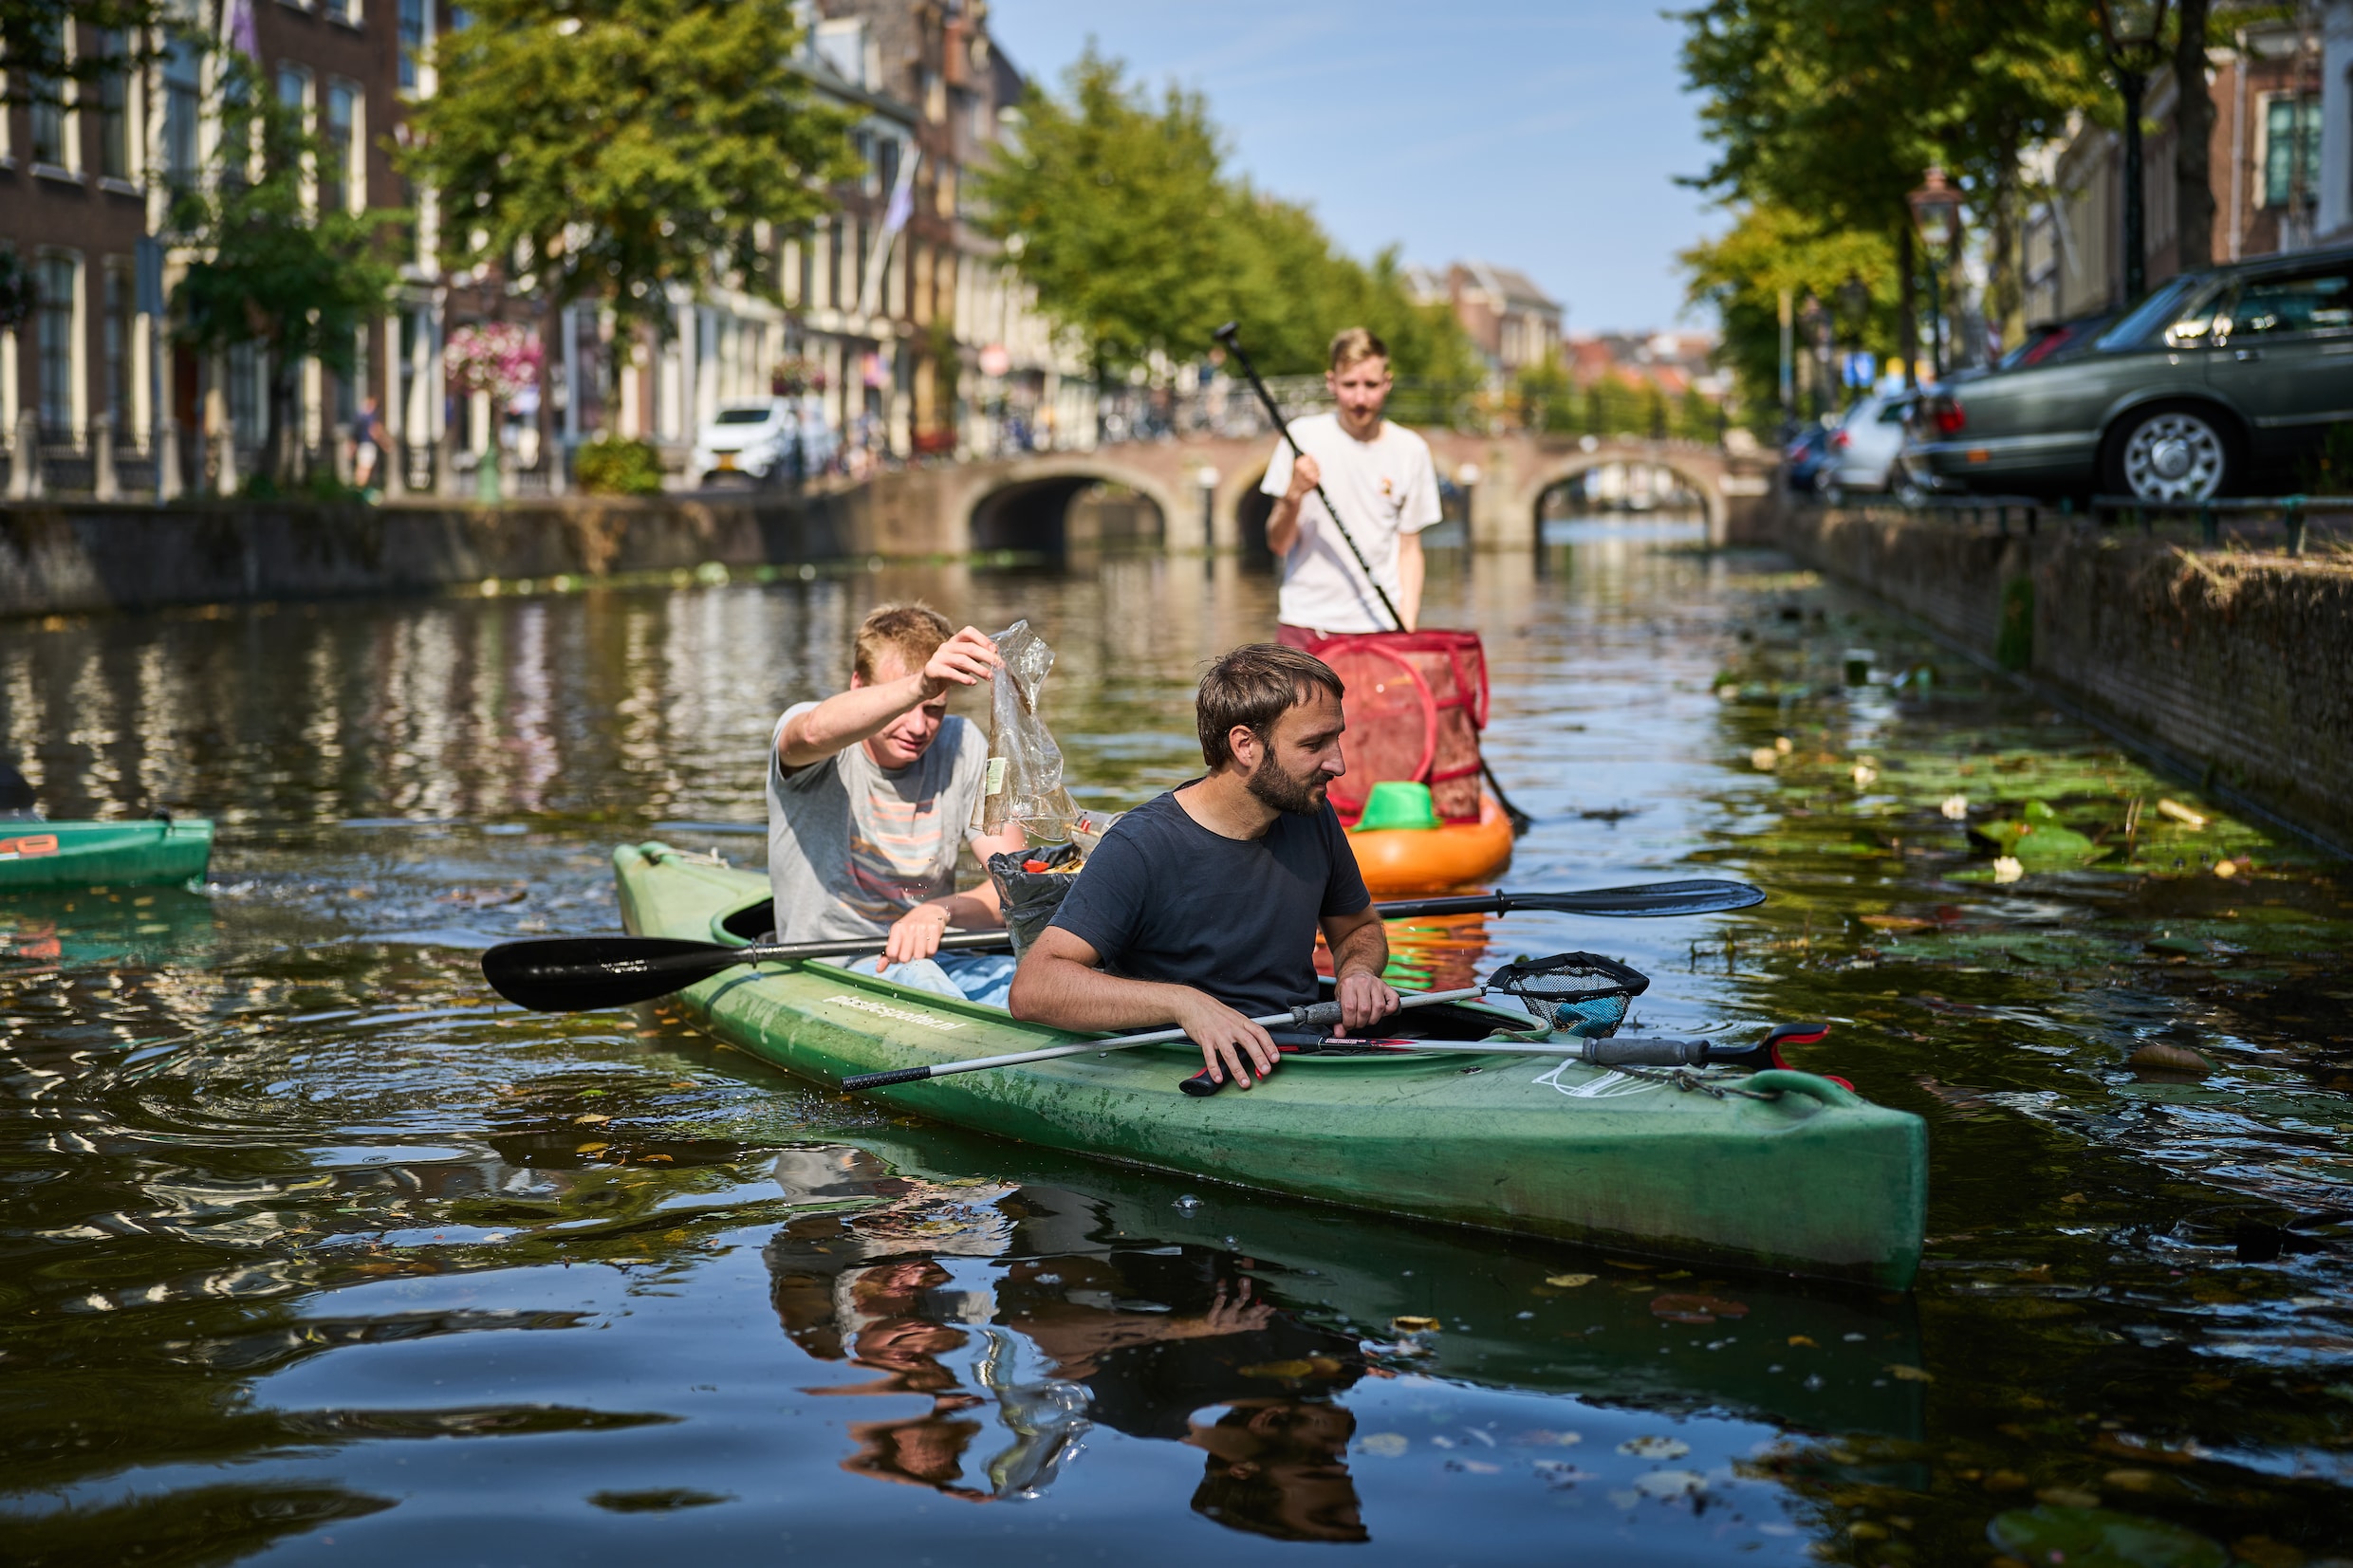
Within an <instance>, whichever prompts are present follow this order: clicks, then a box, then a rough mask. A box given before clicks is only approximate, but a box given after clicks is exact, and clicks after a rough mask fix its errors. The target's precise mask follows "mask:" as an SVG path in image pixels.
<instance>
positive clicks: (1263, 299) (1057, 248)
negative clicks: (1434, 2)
mask: <svg viewBox="0 0 2353 1568" xmlns="http://www.w3.org/2000/svg"><path fill="white" fill-rule="evenodd" d="M1064 88H1065V90H1064V93H1063V94H1062V95H1061V96H1059V97H1058V96H1056V95H1054V94H1051V93H1047V92H1045V91H1043V90H1040V89H1038V88H1036V87H1034V86H1033V87H1032V88H1031V90H1030V92H1029V95H1028V98H1027V99H1026V100H1025V101H1024V103H1023V105H1022V125H1021V132H1020V135H1019V137H1018V138H1017V140H1016V141H1015V142H1013V143H1012V144H1010V145H1009V146H1008V147H1007V148H1006V149H1005V150H1004V151H1003V152H1001V154H1000V156H999V157H997V158H996V160H995V161H994V162H992V163H991V164H989V165H987V166H985V167H983V168H982V169H981V170H980V171H979V172H978V173H977V175H976V176H975V181H974V187H975V191H976V194H978V195H979V196H980V197H981V199H982V200H983V201H984V202H985V203H986V206H987V216H986V217H985V218H984V219H983V223H984V226H985V227H986V228H987V229H988V230H989V231H990V232H991V233H993V234H994V235H996V236H997V237H998V238H1000V239H1002V240H1003V241H1004V242H1005V245H1006V250H1007V253H1008V255H1009V256H1010V258H1011V259H1012V264H1013V266H1014V267H1015V268H1016V269H1017V270H1018V271H1019V272H1020V273H1021V275H1022V277H1023V278H1024V279H1025V280H1026V281H1027V282H1028V284H1029V285H1030V286H1031V287H1033V288H1034V289H1035V290H1036V291H1037V297H1038V304H1039V306H1040V308H1041V309H1043V310H1044V311H1045V312H1046V314H1047V316H1048V317H1049V318H1051V319H1052V320H1053V321H1054V322H1055V323H1057V324H1059V325H1061V326H1062V327H1064V328H1065V329H1066V330H1068V331H1070V332H1071V333H1072V334H1074V335H1075V336H1076V337H1077V338H1078V339H1079V340H1080V341H1082V342H1084V345H1085V347H1086V351H1087V353H1088V355H1089V357H1090V358H1091V359H1092V360H1093V361H1094V363H1095V366H1096V368H1097V371H1098V373H1099V374H1100V375H1102V376H1106V377H1108V376H1110V375H1113V374H1115V373H1118V372H1121V371H1124V370H1127V369H1129V368H1131V367H1134V366H1137V365H1144V364H1149V363H1151V362H1152V361H1153V360H1154V357H1155V356H1156V355H1158V356H1165V357H1166V358H1167V359H1169V360H1192V359H1197V358H1199V357H1200V356H1201V355H1203V354H1204V353H1205V352H1206V351H1207V350H1208V348H1209V346H1210V333H1211V332H1212V330H1213V329H1214V328H1215V327H1216V326H1217V325H1218V323H1221V322H1225V321H1229V320H1235V321H1239V322H1241V323H1242V324H1243V327H1244V338H1243V341H1244V342H1245V344H1246V345H1247V346H1248V347H1249V348H1250V351H1251V360H1253V361H1254V362H1255V363H1256V364H1257V365H1258V367H1259V368H1260V369H1261V370H1263V371H1265V372H1267V373H1268V374H1269V375H1277V374H1297V373H1304V372H1310V371H1320V370H1322V369H1323V368H1324V363H1325V349H1326V347H1327V345H1328V344H1329V342H1330V341H1331V337H1332V334H1333V333H1334V332H1336V331H1338V330H1339V329H1340V328H1342V327H1343V326H1351V325H1365V326H1369V327H1371V328H1372V329H1373V330H1374V332H1376V333H1378V334H1379V335H1380V337H1381V338H1382V339H1383V340H1384V341H1387V342H1388V344H1389V346H1390V350H1391V356H1392V360H1393V362H1394V364H1395V366H1396V369H1397V372H1398V374H1399V376H1401V377H1421V378H1440V379H1459V380H1463V381H1466V382H1468V381H1469V380H1471V379H1473V378H1475V377H1476V375H1477V360H1476V358H1475V355H1474V353H1473V350H1472V348H1471V346H1470V344H1469V342H1468V341H1467V340H1465V339H1464V337H1463V335H1462V332H1461V330H1460V328H1459V327H1458V326H1457V325H1456V324H1455V323H1454V315H1453V312H1452V311H1451V310H1449V309H1447V308H1446V307H1444V306H1442V305H1439V306H1433V305H1427V304H1419V303H1417V301H1416V300H1415V299H1414V298H1413V296H1412V295H1411V294H1410V293H1409V292H1408V291H1407V289H1406V287H1405V284H1404V278H1403V274H1402V269H1401V268H1400V267H1399V262H1398V258H1397V255H1396V253H1395V251H1385V252H1383V253H1382V254H1381V255H1380V256H1378V257H1376V258H1375V259H1374V261H1373V262H1372V264H1371V265H1370V266H1367V265H1365V264H1363V263H1362V262H1359V261H1357V260H1355V259H1354V258H1352V257H1350V256H1348V255H1346V254H1344V253H1343V252H1342V251H1341V250H1339V249H1337V248H1336V247H1335V246H1334V245H1333V243H1332V240H1331V236H1330V235H1328V234H1326V233H1325V231H1324V228H1323V226H1322V225H1321V224H1319V223H1318V222H1317V221H1316V219H1315V214H1314V213H1313V212H1310V211H1309V210H1308V209H1307V208H1306V207H1305V206H1302V205H1300V204H1299V203H1296V202H1291V201H1286V200H1284V199H1282V198H1281V197H1278V196H1274V195H1270V194H1266V193H1263V192H1260V191H1258V190H1255V189H1254V188H1252V187H1251V185H1250V184H1249V182H1247V181H1245V180H1241V179H1237V178H1234V177H1232V176H1230V175H1228V174H1227V173H1226V170H1225V147H1224V143H1223V140H1222V138H1221V137H1220V136H1219V134H1218V131H1217V128H1216V126H1215V124H1214V122H1213V121H1212V120H1211V119H1210V114H1209V106H1208V103H1207V102H1206V101H1205V100H1203V99H1202V98H1201V97H1200V95H1198V94H1195V93H1187V92H1185V91H1183V90H1181V89H1179V88H1177V87H1175V86H1171V87H1168V88H1167V89H1165V90H1164V91H1163V92H1162V93H1161V94H1159V96H1158V97H1157V98H1156V97H1155V96H1154V95H1153V94H1152V93H1151V91H1150V90H1149V89H1147V88H1146V87H1144V86H1143V85H1141V84H1140V83H1130V82H1129V81H1128V80H1127V77H1126V68H1125V66H1124V65H1122V64H1121V62H1119V61H1117V60H1112V59H1109V58H1107V57H1105V56H1104V55H1102V54H1101V53H1099V52H1098V51H1097V50H1096V49H1095V48H1094V47H1093V46H1091V45H1090V46H1088V47H1087V49H1086V50H1085V51H1084V53H1083V54H1082V55H1081V56H1080V58H1079V60H1078V61H1077V63H1076V64H1074V65H1072V66H1071V67H1070V70H1069V72H1068V74H1067V75H1066V76H1065V83H1064Z"/></svg>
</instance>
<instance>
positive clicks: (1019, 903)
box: [989, 844, 1080, 958]
mask: <svg viewBox="0 0 2353 1568" xmlns="http://www.w3.org/2000/svg"><path fill="white" fill-rule="evenodd" d="M1079 858H1080V851H1079V846H1078V845H1076V844H1047V845H1046V846H1044V847H1043V848H1040V849H1009V850H1007V851H1005V852H1004V853H1003V854H1000V855H991V856H990V857H989V879H990V880H991V881H992V882H994V883H995V884H996V885H997V906H998V907H999V908H1000V909H1002V910H1003V911H1004V912H1005V929H1006V931H1007V932H1008V933H1010V935H1011V936H1012V938H1013V956H1014V957H1016V958H1018V957H1020V956H1021V955H1022V954H1023V953H1026V952H1028V950H1029V944H1030V943H1032V942H1034V941H1036V940H1037V939H1038V932H1042V931H1044V930H1045V929H1046V928H1047V925H1049V924H1050V923H1051V922H1052V921H1053V918H1054V912H1055V911H1056V910H1058V909H1060V908H1062V898H1063V895H1064V894H1065V893H1068V892H1069V891H1070V884H1071V883H1073V882H1075V881H1077V880H1078V879H1079V875H1078V873H1077V872H1075V871H1060V870H1057V871H1024V870H1023V869H1022V866H1023V864H1024V862H1028V864H1031V865H1035V864H1037V863H1038V862H1040V861H1044V862H1045V863H1046V864H1047V865H1048V866H1058V867H1059V866H1071V865H1075V864H1077V863H1078V861H1079Z"/></svg>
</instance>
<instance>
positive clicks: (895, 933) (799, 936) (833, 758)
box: [768, 603, 1022, 1003]
mask: <svg viewBox="0 0 2353 1568" xmlns="http://www.w3.org/2000/svg"><path fill="white" fill-rule="evenodd" d="M1001 665H1002V661H1001V660H1000V659H999V658H998V657H997V651H996V645H995V644H994V643H992V642H991V641H990V640H989V638H988V637H987V636H984V635H983V634H981V633H980V632H978V631H975V630H974V629H973V628H972V627H970V626H967V627H965V628H964V629H963V630H962V631H960V632H953V633H952V632H951V631H950V630H949V627H948V622H947V620H946V618H944V617H942V616H941V615H940V614H939V612H937V611H936V610H934V609H933V608H931V606H929V605H927V604H920V603H917V604H886V605H883V606H882V607H881V608H880V609H878V610H876V611H875V612H874V613H873V614H871V615H869V616H867V617H866V618H865V620H864V621H863V622H862V624H861V625H860V626H859V628H858V637H857V642H856V646H855V650H854V654H853V658H852V667H851V673H850V684H849V690H848V691H846V692H838V693H836V694H835V695H833V696H830V697H827V698H825V699H824V701H823V702H803V703H795V704H794V705H793V706H792V707H790V708H787V709H786V710H785V711H784V713H783V714H782V715H781V716H780V717H779V718H778V719H777V721H776V729H775V733H774V736H773V738H772V741H771V743H770V747H769V766H768V875H769V888H770V890H771V891H772V892H773V893H774V895H775V898H776V934H777V939H778V940H779V941H784V942H822V941H837V940H839V941H847V940H855V939H859V938H863V937H873V938H874V939H876V940H877V941H880V942H882V943H884V944H885V948H884V950H883V953H882V955H881V958H880V960H879V961H877V960H868V961H866V962H865V963H863V964H862V965H861V966H860V967H862V968H878V969H880V970H881V972H883V973H885V974H887V975H888V976H889V977H890V978H892V979H895V980H899V981H901V982H903V983H905V984H908V985H912V986H917V987H922V988H924V989H927V990H935V991H940V992H942V993H944V994H948V995H961V996H964V997H966V998H968V999H970V1000H973V1001H987V1002H999V1003H1001V1002H1002V1001H1003V997H1004V991H1005V987H1006V986H1007V985H1009V984H1010V981H1011V977H1012V960H1011V959H1010V957H1005V956H1002V955H998V954H989V953H954V952H952V953H948V954H944V955H942V954H940V953H939V938H940V935H941V933H942V932H945V931H947V930H948V929H949V928H950V927H951V926H954V927H956V928H958V929H960V930H966V931H972V930H984V929H987V928H990V927H996V926H1002V925H1003V924H1004V923H1005V919H1004V915H1003V914H1002V913H1000V912H999V910H998V908H997V894H996V888H995V886H994V885H993V884H991V882H989V881H988V880H986V879H983V880H982V881H981V883H980V884H979V886H977V887H975V888H973V890H972V891H971V892H968V893H959V892H957V891H956V887H955V868H956V852H957V851H958V850H959V849H960V848H961V847H962V846H963V845H964V844H966V843H967V842H969V843H970V844H971V845H972V849H973V855H974V856H975V857H976V858H979V859H980V861H981V862H982V863H983V864H986V863H987V862H988V858H989V857H990V856H991V855H993V854H996V853H998V852H999V851H1003V850H1014V849H1019V848H1021V847H1022V837H1021V830H1020V829H1019V828H1018V827H1009V828H1008V829H1007V830H1006V831H1005V832H1004V833H1002V834H999V835H995V836H991V835H987V834H980V833H974V832H973V831H971V823H972V821H973V806H974V805H975V804H976V803H977V802H978V801H979V799H980V793H981V789H982V785H983V781H984V778H985V776H986V774H987V771H988V761H989V746H988V741H987V740H986V738H985V737H983V736H982V734H981V732H980V731H979V729H977V728H975V727H974V726H973V725H972V724H970V723H968V722H966V721H965V720H963V719H960V718H954V717H952V716H950V714H949V712H948V696H949V693H950V692H954V690H955V689H956V688H957V687H959V686H977V685H979V684H980V683H981V682H983V681H985V680H988V679H989V678H990V676H991V673H992V672H993V671H995V670H997V669H998V668H1000V667H1001Z"/></svg>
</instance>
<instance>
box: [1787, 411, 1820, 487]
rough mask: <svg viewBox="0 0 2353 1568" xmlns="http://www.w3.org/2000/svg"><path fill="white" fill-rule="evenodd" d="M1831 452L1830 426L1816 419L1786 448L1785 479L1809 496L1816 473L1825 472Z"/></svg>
mask: <svg viewBox="0 0 2353 1568" xmlns="http://www.w3.org/2000/svg"><path fill="white" fill-rule="evenodd" d="M1829 455H1830V428H1829V427H1828V426H1827V425H1825V424H1823V423H1822V422H1821V421H1820V420H1816V421H1815V422H1814V423H1812V424H1810V425H1807V426H1806V428H1805V429H1803V430H1801V431H1799V432H1798V433H1797V438H1796V439H1795V440H1793V441H1791V442H1790V443H1789V444H1788V446H1787V447H1784V448H1783V449H1782V451H1781V473H1782V478H1783V479H1784V480H1785V481H1786V482H1787V483H1788V487H1789V489H1790V490H1791V491H1792V492H1794V493H1796V494H1799V495H1809V494H1811V493H1812V492H1813V489H1814V480H1815V476H1816V475H1818V474H1820V473H1821V472H1822V465H1823V462H1824V460H1825V459H1826V458H1827V457H1828V456H1829Z"/></svg>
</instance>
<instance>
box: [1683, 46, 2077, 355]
mask: <svg viewBox="0 0 2353 1568" xmlns="http://www.w3.org/2000/svg"><path fill="white" fill-rule="evenodd" d="M2089 17H2090V11H2089V9H2088V8H2086V7H2084V5H2082V4H2080V3H2079V0H2014V3H2011V4H2006V5H2000V6H1990V5H1985V4H1982V3H1980V0H1920V3H1918V4H1914V5H1902V6H1891V5H1887V4H1884V3H1883V0H1711V3H1710V4H1708V5H1705V6H1703V7H1701V8H1699V9H1695V10H1691V11H1687V12H1683V13H1681V20H1682V21H1683V23H1684V24H1685V27H1686V28H1687V29H1688V32H1687V36H1686V38H1685V41H1684V47H1683V65H1684V73H1685V77H1686V79H1687V81H1688V82H1689V83H1690V84H1691V85H1692V86H1693V87H1694V88H1695V89H1696V90H1698V91H1699V92H1701V93H1703V94H1704V95H1706V100H1705V102H1704V104H1703V106H1702V108H1701V124H1702V127H1703V130H1704V133H1705V134H1706V136H1707V137H1708V138H1709V140H1710V141H1712V142H1713V143H1714V147H1715V149H1716V156H1715V159H1714V162H1713V163H1712V164H1711V166H1710V167H1709V168H1708V170H1707V171H1706V172H1705V173H1704V174H1702V175H1699V176H1698V177H1697V178H1696V179H1695V181H1694V183H1695V184H1697V185H1700V186H1702V187H1703V188H1706V189H1709V190H1714V191H1716V192H1719V193H1721V194H1724V195H1726V196H1727V197H1729V198H1732V199H1734V200H1737V201H1740V202H1744V203H1747V204H1750V205H1751V207H1760V208H1772V209H1778V210H1781V211H1782V212H1787V213H1791V214H1798V215H1801V216H1802V220H1803V224H1804V226H1805V227H1806V228H1808V229H1810V230H1811V231H1813V232H1815V233H1817V234H1821V235H1825V236H1826V235H1832V234H1837V233H1842V232H1852V233H1855V234H1870V235H1874V236H1879V237H1881V240H1882V242H1883V243H1889V244H1891V245H1892V249H1893V250H1894V252H1895V261H1896V283H1897V294H1898V296H1899V309H1898V312H1897V334H1896V336H1897V342H1896V348H1897V351H1898V352H1899V354H1902V355H1904V356H1905V357H1907V358H1911V357H1913V356H1914V353H1915V348H1914V342H1913V339H1912V329H1911V323H1912V321H1913V319H1914V318H1913V312H1912V309H1911V303H1912V298H1913V289H1914V287H1915V285H1916V283H1917V281H1918V260H1917V258H1916V256H1915V254H1914V252H1915V249H1916V247H1915V245H1914V235H1913V230H1912V223H1911V215H1910V212H1909V210H1908V208H1907V205H1906V202H1905V197H1906V196H1907V195H1908V194H1910V193H1911V192H1912V191H1913V190H1914V189H1916V188H1917V187H1918V184H1919V182H1920V179H1921V177H1922V176H1923V175H1924V174H1925V172H1926V170H1927V168H1928V166H1929V165H1930V164H1931V163H1941V164H1943V165H1944V167H1945V168H1946V169H1947V171H1948V172H1949V173H1951V174H1952V175H1954V176H1955V180H1956V182H1957V183H1958V184H1959V185H1960V186H1961V188H1962V190H1963V191H1964V192H1965V193H1966V194H1967V195H1968V197H1969V200H1970V204H1971V207H1972V210H1973V215H1974V216H1975V217H1976V219H1977V220H1978V221H1979V223H1980V224H1981V225H1984V226H1986V227H1988V228H1990V229H1992V231H1994V244H1993V245H1992V247H1991V251H1992V253H1991V255H1990V258H1989V259H1990V260H1991V261H1992V264H1993V267H1994V271H1995V273H1996V276H1995V278H1994V281H1993V292H1994V294H1995V295H1996V296H1997V300H1996V302H1995V303H1996V304H1997V308H1998V307H2000V306H2001V305H2002V304H2003V303H2004V302H2006V301H2007V300H2009V299H2010V298H2012V297H2013V296H2014V292H2015V287H2016V282H2015V272H2014V264H2015V249H2016V245H2015V238H2014V234H2015V228H2014V225H2015V219H2016V215H2017V211H2018V206H2019V200H2018V188H2017V180H2018V168H2019V155H2020V153H2021V152H2022V150H2023V149H2024V148H2025V147H2026V146H2027V145H2029V143H2031V142H2032V141H2034V140H2037V139H2040V138H2043V137H2046V136H2049V135H2051V134H2054V133H2055V132H2057V131H2058V130H2059V129H2060V128H2061V127H2062V126H2063V125H2064V123H2065V121H2066V116H2067V115H2068V113H2069V112H2070V111H2072V110H2077V109H2085V108H2090V109H2098V108H2100V107H2101V106H2102V105H2103V103H2104V101H2105V94H2104V87H2103V82H2102V77H2101V65H2100V62H2099V59H2098V55H2097V52H2096V50H2095V49H2094V47H2093V42H2092V33H2091V30H2090V25H2089Z"/></svg>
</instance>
